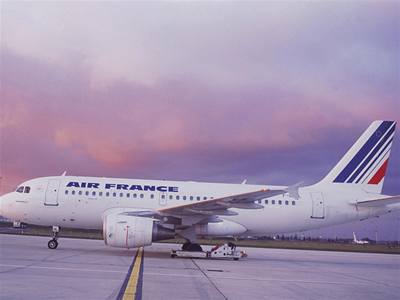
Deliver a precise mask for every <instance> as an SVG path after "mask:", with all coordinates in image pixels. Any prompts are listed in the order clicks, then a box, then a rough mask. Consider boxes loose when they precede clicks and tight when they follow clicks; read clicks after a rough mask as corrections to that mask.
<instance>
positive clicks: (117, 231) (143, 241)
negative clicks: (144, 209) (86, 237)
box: [103, 213, 175, 249]
mask: <svg viewBox="0 0 400 300" xmlns="http://www.w3.org/2000/svg"><path fill="white" fill-rule="evenodd" d="M174 236H175V232H174V231H173V230H171V229H168V228H165V227H162V226H161V225H159V224H156V223H155V222H154V220H153V219H151V218H145V217H135V216H127V215H124V214H121V213H113V214H108V215H105V216H104V218H103V238H104V242H105V243H106V245H109V246H111V247H119V248H128V249H129V248H136V247H142V246H148V245H151V243H152V242H153V241H158V240H163V239H169V238H173V237H174Z"/></svg>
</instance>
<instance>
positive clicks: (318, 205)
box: [311, 192, 325, 219]
mask: <svg viewBox="0 0 400 300" xmlns="http://www.w3.org/2000/svg"><path fill="white" fill-rule="evenodd" d="M311 198H312V214H311V218H313V219H323V218H325V207H324V196H323V195H322V193H319V192H314V193H311Z"/></svg>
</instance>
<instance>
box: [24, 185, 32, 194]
mask: <svg viewBox="0 0 400 300" xmlns="http://www.w3.org/2000/svg"><path fill="white" fill-rule="evenodd" d="M30 191H31V188H30V187H29V186H26V187H25V190H24V193H25V194H28V193H29V192H30Z"/></svg>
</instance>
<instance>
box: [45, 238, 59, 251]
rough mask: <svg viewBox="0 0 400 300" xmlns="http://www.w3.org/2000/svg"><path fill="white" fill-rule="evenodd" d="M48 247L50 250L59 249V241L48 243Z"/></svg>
mask: <svg viewBox="0 0 400 300" xmlns="http://www.w3.org/2000/svg"><path fill="white" fill-rule="evenodd" d="M47 247H49V249H57V247H58V242H57V240H50V241H49V242H48V243H47Z"/></svg>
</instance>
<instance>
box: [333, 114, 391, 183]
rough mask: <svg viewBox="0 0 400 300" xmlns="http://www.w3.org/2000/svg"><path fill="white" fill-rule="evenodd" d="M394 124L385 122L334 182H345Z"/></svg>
mask: <svg viewBox="0 0 400 300" xmlns="http://www.w3.org/2000/svg"><path fill="white" fill-rule="evenodd" d="M393 123H394V122H393V121H383V122H382V124H381V125H380V126H379V127H378V129H376V130H375V132H374V133H373V134H372V135H371V136H370V138H369V139H368V140H367V142H366V143H365V144H364V145H363V146H362V147H361V149H360V150H359V151H358V152H357V154H356V155H355V156H354V157H353V159H352V160H351V161H350V162H349V163H348V164H347V166H346V167H345V168H344V169H343V170H342V172H340V173H339V175H338V176H337V177H336V178H335V180H334V181H333V182H345V181H346V179H347V178H348V177H349V176H350V174H351V173H353V171H354V170H355V169H356V168H357V166H358V165H359V164H360V163H361V162H362V161H363V160H364V158H365V157H366V156H367V155H368V153H369V152H370V151H371V149H372V148H373V147H374V146H375V145H376V143H378V141H379V140H380V138H381V137H382V135H384V134H385V133H386V131H387V130H388V129H389V128H390V126H391V125H392V124H393Z"/></svg>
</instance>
